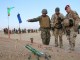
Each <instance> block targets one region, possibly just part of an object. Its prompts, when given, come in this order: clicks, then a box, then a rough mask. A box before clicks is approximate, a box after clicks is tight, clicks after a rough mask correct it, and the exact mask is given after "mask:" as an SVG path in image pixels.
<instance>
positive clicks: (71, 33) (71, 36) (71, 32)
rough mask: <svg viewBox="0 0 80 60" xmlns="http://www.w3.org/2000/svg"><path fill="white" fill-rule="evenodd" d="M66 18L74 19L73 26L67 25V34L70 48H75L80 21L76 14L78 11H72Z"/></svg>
mask: <svg viewBox="0 0 80 60" xmlns="http://www.w3.org/2000/svg"><path fill="white" fill-rule="evenodd" d="M65 18H66V19H70V18H72V19H74V24H73V26H72V27H66V33H67V34H66V35H67V39H68V40H69V44H70V50H74V47H75V39H76V36H77V34H76V33H77V27H78V22H79V16H78V15H77V14H76V12H74V11H72V10H71V11H70V12H69V13H68V14H67V15H66V17H65Z"/></svg>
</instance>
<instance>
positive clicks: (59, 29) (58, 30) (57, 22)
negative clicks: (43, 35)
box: [51, 7, 64, 48]
mask: <svg viewBox="0 0 80 60" xmlns="http://www.w3.org/2000/svg"><path fill="white" fill-rule="evenodd" d="M63 19H64V16H63V14H61V13H60V9H59V8H58V7H57V8H56V9H55V14H53V15H52V18H51V24H52V25H51V26H52V27H53V28H54V31H53V33H54V36H55V47H58V45H60V48H62V47H63V41H62V34H63V25H62V21H63ZM58 37H59V44H58Z"/></svg>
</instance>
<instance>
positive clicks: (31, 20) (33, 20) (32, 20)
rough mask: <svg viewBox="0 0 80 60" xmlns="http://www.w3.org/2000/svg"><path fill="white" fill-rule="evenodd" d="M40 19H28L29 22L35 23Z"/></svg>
mask: <svg viewBox="0 0 80 60" xmlns="http://www.w3.org/2000/svg"><path fill="white" fill-rule="evenodd" d="M40 18H41V16H39V17H37V18H33V19H30V20H29V22H37V21H40Z"/></svg>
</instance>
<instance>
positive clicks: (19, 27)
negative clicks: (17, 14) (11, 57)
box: [19, 23, 21, 40]
mask: <svg viewBox="0 0 80 60" xmlns="http://www.w3.org/2000/svg"><path fill="white" fill-rule="evenodd" d="M19 28H20V23H19ZM20 40H21V33H20Z"/></svg>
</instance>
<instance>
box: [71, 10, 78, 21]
mask: <svg viewBox="0 0 80 60" xmlns="http://www.w3.org/2000/svg"><path fill="white" fill-rule="evenodd" d="M72 17H73V19H75V20H77V19H79V16H78V14H76V13H75V12H73V11H72Z"/></svg>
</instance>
